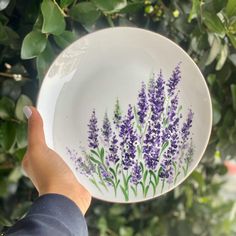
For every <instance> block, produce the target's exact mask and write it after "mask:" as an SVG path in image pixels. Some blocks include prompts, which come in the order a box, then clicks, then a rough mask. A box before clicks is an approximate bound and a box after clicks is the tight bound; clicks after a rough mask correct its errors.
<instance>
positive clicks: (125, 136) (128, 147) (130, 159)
mask: <svg viewBox="0 0 236 236" xmlns="http://www.w3.org/2000/svg"><path fill="white" fill-rule="evenodd" d="M133 122H134V114H133V109H132V107H131V105H129V108H128V112H127V115H126V117H125V118H124V120H123V122H122V124H121V126H120V134H119V136H120V138H121V142H120V148H121V156H122V165H123V168H124V170H128V169H129V167H131V166H132V165H133V164H134V158H135V156H136V141H137V139H138V138H137V133H136V131H135V129H134V127H133Z"/></svg>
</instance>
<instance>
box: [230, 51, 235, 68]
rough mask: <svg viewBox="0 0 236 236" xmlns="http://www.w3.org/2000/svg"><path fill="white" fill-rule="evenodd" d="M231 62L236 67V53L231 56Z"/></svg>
mask: <svg viewBox="0 0 236 236" xmlns="http://www.w3.org/2000/svg"><path fill="white" fill-rule="evenodd" d="M229 59H230V61H231V62H232V63H233V64H234V66H236V53H234V54H231V55H230V56H229Z"/></svg>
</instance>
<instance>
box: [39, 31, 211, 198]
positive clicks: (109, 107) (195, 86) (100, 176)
mask: <svg viewBox="0 0 236 236" xmlns="http://www.w3.org/2000/svg"><path fill="white" fill-rule="evenodd" d="M38 109H39V111H40V112H41V114H42V116H43V120H44V125H45V134H46V141H47V143H48V145H49V146H50V147H51V148H53V149H54V150H55V151H56V152H58V153H59V154H60V155H61V156H62V158H63V159H64V161H65V162H66V163H67V164H68V165H69V167H70V168H71V169H72V171H73V172H74V174H75V175H76V177H77V178H78V180H79V181H80V182H81V184H83V185H84V186H85V187H86V188H87V189H88V190H89V191H90V192H91V194H92V196H93V197H95V198H98V199H101V200H105V201H111V202H138V201H144V200H147V199H151V198H153V197H157V196H159V195H162V194H164V193H166V192H167V191H170V190H171V189H173V188H175V187H176V186H177V185H179V184H180V183H181V182H182V181H183V180H184V179H186V177H187V176H188V175H189V174H190V173H191V172H192V171H193V169H194V168H195V167H196V166H197V164H198V163H199V161H200V159H201V157H202V156H203V153H204V151H205V148H206V146H207V143H208V140H209V136H210V131H211V123H212V116H211V114H212V110H211V100H210V95H209V92H208V89H207V86H206V83H205V80H204V78H203V76H202V74H201V72H200V70H199V69H198V67H197V66H196V65H195V63H194V62H193V60H192V59H191V58H190V57H189V56H188V55H187V54H186V53H185V52H184V51H183V50H182V49H181V48H180V47H179V46H177V45H176V44H175V43H173V42H171V41H170V40H169V39H167V38H165V37H163V36H161V35H158V34H156V33H153V32H150V31H146V30H142V29H137V28H128V27H118V28H109V29H104V30H101V31H97V32H95V33H91V34H89V35H86V36H85V37H83V38H80V39H79V40H77V41H76V42H74V43H73V44H72V45H70V46H69V47H68V48H66V49H65V50H64V51H63V52H62V53H61V54H60V55H59V56H58V57H57V59H56V60H55V61H54V63H53V64H52V66H51V67H50V69H49V71H48V73H47V75H46V77H45V79H44V81H43V84H42V87H41V90H40V93H39V97H38ZM62 174H63V173H62Z"/></svg>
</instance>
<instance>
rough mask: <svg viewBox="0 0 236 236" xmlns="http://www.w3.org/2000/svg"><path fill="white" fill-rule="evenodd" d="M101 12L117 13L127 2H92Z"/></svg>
mask: <svg viewBox="0 0 236 236" xmlns="http://www.w3.org/2000/svg"><path fill="white" fill-rule="evenodd" d="M92 2H93V3H94V4H95V5H96V6H97V7H98V8H99V9H100V10H102V11H103V12H106V13H112V12H117V11H119V10H121V9H123V8H124V7H126V6H127V0H92Z"/></svg>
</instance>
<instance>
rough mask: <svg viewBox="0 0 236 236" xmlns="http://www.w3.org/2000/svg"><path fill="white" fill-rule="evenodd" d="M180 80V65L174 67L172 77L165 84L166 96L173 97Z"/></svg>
mask: <svg viewBox="0 0 236 236" xmlns="http://www.w3.org/2000/svg"><path fill="white" fill-rule="evenodd" d="M180 79H181V71H180V63H179V64H178V65H177V66H176V67H175V69H174V71H173V72H172V75H171V77H170V79H169V81H168V83H167V91H168V96H169V97H171V96H173V95H174V93H175V90H176V87H177V85H178V83H179V81H180Z"/></svg>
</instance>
